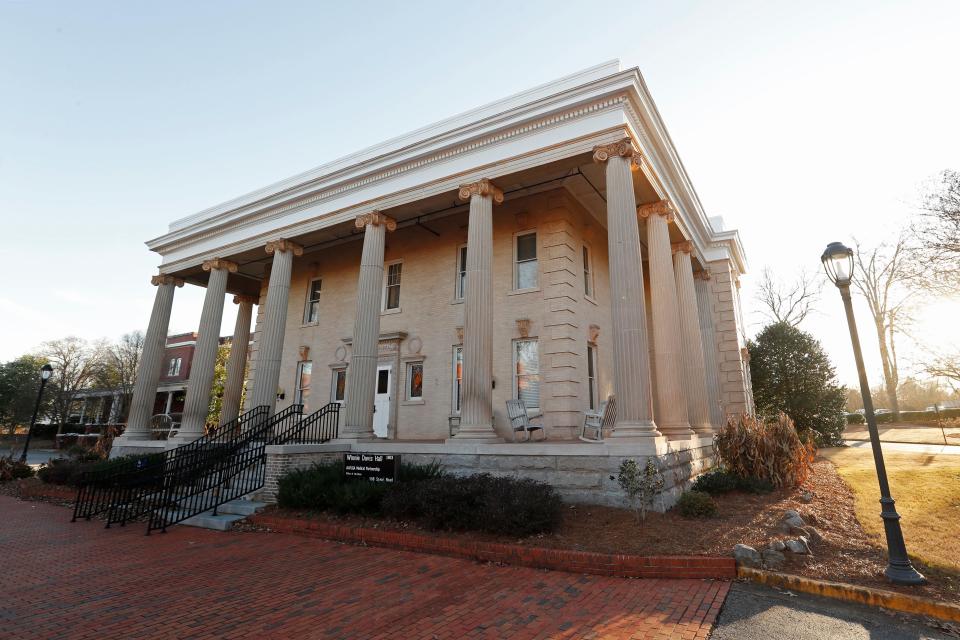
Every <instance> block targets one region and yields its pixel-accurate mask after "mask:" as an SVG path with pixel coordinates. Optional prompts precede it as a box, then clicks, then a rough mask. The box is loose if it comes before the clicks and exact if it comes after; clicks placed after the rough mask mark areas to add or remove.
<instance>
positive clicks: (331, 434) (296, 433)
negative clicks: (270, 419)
mask: <svg viewBox="0 0 960 640" xmlns="http://www.w3.org/2000/svg"><path fill="white" fill-rule="evenodd" d="M339 425H340V403H339V402H331V403H330V404H327V405H325V406H323V407H321V408H320V409H318V410H316V411H314V412H313V413H311V414H310V415H309V416H307V417H306V418H303V419H302V420H300V421H299V422H297V423H295V424H292V425H290V426H288V427H287V428H286V430H285V431H283V432H278V433H275V434H274V438H273V440H272V441H271V442H270V444H288V443H291V442H295V443H300V444H321V443H324V442H329V441H330V440H332V439H334V438H336V437H337V434H338V432H339Z"/></svg>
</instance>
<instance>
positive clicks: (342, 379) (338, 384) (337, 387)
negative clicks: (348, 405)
mask: <svg viewBox="0 0 960 640" xmlns="http://www.w3.org/2000/svg"><path fill="white" fill-rule="evenodd" d="M346 396H347V370H346V369H334V370H333V381H332V383H331V385H330V402H340V403H343V401H344V399H345V398H346Z"/></svg>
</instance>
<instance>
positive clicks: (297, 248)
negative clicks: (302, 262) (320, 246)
mask: <svg viewBox="0 0 960 640" xmlns="http://www.w3.org/2000/svg"><path fill="white" fill-rule="evenodd" d="M264 249H265V250H266V252H267V255H271V256H272V255H273V253H274V252H275V251H279V252H281V253H283V252H284V251H292V252H293V255H295V256H302V255H303V246H301V245H299V244H297V243H296V242H293V241H292V240H287V239H286V238H278V239H276V240H271V241H269V242H268V243H267V246H266V247H264Z"/></svg>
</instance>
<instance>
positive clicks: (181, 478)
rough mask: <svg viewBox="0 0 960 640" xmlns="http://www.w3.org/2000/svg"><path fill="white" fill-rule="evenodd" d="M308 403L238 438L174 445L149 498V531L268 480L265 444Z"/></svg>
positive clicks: (299, 413) (279, 415)
mask: <svg viewBox="0 0 960 640" xmlns="http://www.w3.org/2000/svg"><path fill="white" fill-rule="evenodd" d="M302 412H303V405H299V404H295V405H292V406H290V407H287V408H286V409H284V410H283V411H281V412H280V413H277V414H276V415H274V416H273V417H272V418H270V419H269V420H264V421H261V422H260V423H259V424H256V425H254V426H253V427H252V428H249V429H247V430H245V432H243V434H242V436H241V437H238V438H220V439H217V438H214V439H210V440H207V441H206V442H200V441H197V442H195V443H190V444H189V445H185V446H183V447H177V448H176V449H173V450H171V451H170V452H168V453H170V454H172V455H170V456H169V459H168V461H167V465H166V467H165V469H164V473H163V487H162V489H161V490H160V491H156V492H154V493H153V494H152V495H151V496H150V497H149V500H148V501H147V502H148V503H149V504H148V505H147V509H148V510H149V512H150V520H149V523H148V525H147V534H149V533H150V532H151V531H156V530H158V529H159V530H162V531H166V528H167V527H168V526H170V525H173V524H177V523H178V522H182V521H183V520H186V519H187V518H191V517H193V516H196V515H199V514H201V513H203V512H205V511H209V510H211V509H213V512H214V515H216V509H217V507H219V506H220V505H222V504H224V503H225V502H229V501H230V500H235V499H236V498H240V497H242V496H244V495H246V494H248V493H250V492H252V491H255V490H257V489H259V488H260V487H262V486H263V474H264V457H265V451H264V449H265V447H266V445H267V444H268V443H270V442H272V441H273V440H274V439H275V435H276V434H277V433H284V432H286V431H287V430H288V429H289V428H290V426H291V425H292V424H295V423H296V422H298V421H299V418H300V417H301V415H302Z"/></svg>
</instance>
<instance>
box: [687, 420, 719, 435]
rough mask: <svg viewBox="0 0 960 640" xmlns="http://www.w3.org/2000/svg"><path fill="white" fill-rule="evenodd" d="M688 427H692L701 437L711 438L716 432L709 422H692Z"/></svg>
mask: <svg viewBox="0 0 960 640" xmlns="http://www.w3.org/2000/svg"><path fill="white" fill-rule="evenodd" d="M690 427H691V428H692V429H693V431H694V433H696V434H697V435H698V436H699V437H701V438H712V437H713V434H714V433H716V432H717V430H716V429H714V428H713V425H712V424H710V423H709V422H708V423H706V424H693V425H690Z"/></svg>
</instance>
